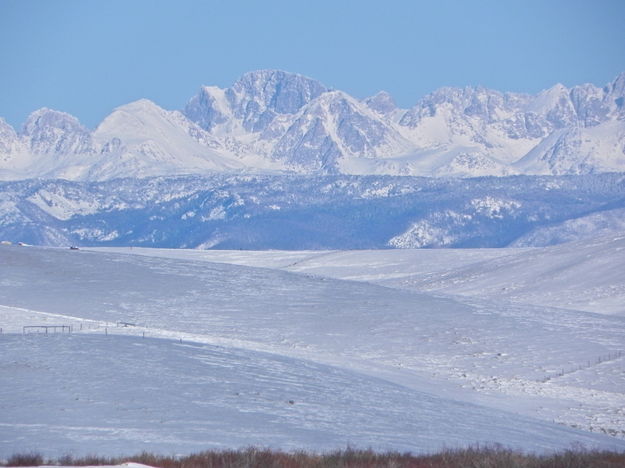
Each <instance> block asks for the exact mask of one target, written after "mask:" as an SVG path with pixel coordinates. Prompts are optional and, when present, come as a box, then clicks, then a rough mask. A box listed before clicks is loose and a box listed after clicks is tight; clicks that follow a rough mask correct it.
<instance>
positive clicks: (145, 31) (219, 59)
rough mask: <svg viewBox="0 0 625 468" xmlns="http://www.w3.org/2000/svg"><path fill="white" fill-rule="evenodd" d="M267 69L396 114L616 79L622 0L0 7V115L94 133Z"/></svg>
mask: <svg viewBox="0 0 625 468" xmlns="http://www.w3.org/2000/svg"><path fill="white" fill-rule="evenodd" d="M262 68H277V69H282V70H286V71H290V72H295V73H300V74H304V75H307V76H310V77H312V78H315V79H317V80H319V81H321V82H323V83H324V84H325V85H327V86H330V87H333V88H336V89H341V90H343V91H346V92H348V93H350V94H352V95H354V96H355V97H358V98H364V97H366V96H369V95H372V94H374V93H376V92H377V91H379V90H382V89H383V90H386V91H388V92H390V93H391V94H392V95H393V97H394V98H395V100H396V101H397V103H398V104H399V105H400V106H402V107H410V106H412V105H413V104H415V103H416V102H417V100H418V99H419V98H421V97H423V96H424V95H425V94H427V93H429V92H431V91H433V90H435V89H437V88H439V87H441V86H465V85H482V86H486V87H489V88H494V89H498V90H501V91H520V92H530V93H535V92H538V91H540V90H542V89H545V88H548V87H550V86H552V85H553V84H555V83H558V82H560V83H563V84H565V85H567V86H572V85H575V84H580V83H586V82H591V83H594V84H597V85H604V84H606V83H608V82H610V81H611V80H612V79H614V77H616V75H617V74H618V73H620V72H622V71H625V0H584V1H582V0H453V1H452V0H427V1H426V0H379V1H369V0H343V1H341V0H314V1H305V0H249V1H243V0H170V1H164V0H97V1H95V0H0V116H2V117H4V118H5V119H6V120H7V121H8V122H9V123H10V124H12V125H13V126H15V127H16V129H17V128H21V126H22V124H23V122H24V120H25V119H26V117H27V116H28V114H29V113H30V112H32V111H34V110H35V109H38V108H40V107H44V106H45V107H50V108H53V109H58V110H62V111H65V112H69V113H70V114H73V115H75V116H76V117H78V118H79V119H80V120H81V122H82V123H83V124H85V125H87V126H88V127H92V128H93V127H95V126H96V125H97V123H98V122H99V121H100V120H102V119H103V118H104V117H105V116H106V115H107V114H108V113H110V112H111V110H112V109H113V108H115V107H117V106H119V105H122V104H126V103H128V102H130V101H133V100H135V99H139V98H142V97H145V98H148V99H151V100H153V101H155V102H156V103H157V104H159V105H160V106H162V107H165V108H166V109H181V108H183V107H184V105H185V103H186V101H187V100H188V99H189V98H190V97H191V96H192V95H193V94H195V93H196V92H197V90H198V88H199V87H200V85H203V84H206V85H217V86H220V87H227V86H230V85H231V84H232V83H233V82H234V81H235V80H236V79H237V78H238V77H239V76H240V75H242V74H243V73H245V72H247V71H251V70H256V69H262Z"/></svg>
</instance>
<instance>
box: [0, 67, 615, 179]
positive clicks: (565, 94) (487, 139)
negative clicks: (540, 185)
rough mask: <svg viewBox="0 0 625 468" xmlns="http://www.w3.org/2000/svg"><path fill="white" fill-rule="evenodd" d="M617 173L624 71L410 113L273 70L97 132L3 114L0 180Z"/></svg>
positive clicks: (129, 108)
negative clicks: (596, 80) (601, 82)
mask: <svg viewBox="0 0 625 468" xmlns="http://www.w3.org/2000/svg"><path fill="white" fill-rule="evenodd" d="M611 171H618V172H622V171H625V73H622V74H620V75H619V76H618V77H616V79H615V80H614V81H613V82H611V83H609V84H608V85H606V86H604V87H603V88H599V87H596V86H594V85H592V84H585V85H580V86H575V87H573V88H570V89H569V88H566V87H564V86H563V85H560V84H558V85H555V86H553V87H552V88H550V89H547V90H545V91H543V92H541V93H539V94H537V95H526V94H518V93H503V92H499V91H494V90H489V89H485V88H480V87H477V88H473V87H466V88H441V89H439V90H437V91H435V92H433V93H432V94H430V95H428V96H426V97H424V98H423V99H421V100H420V101H419V102H418V103H417V104H416V105H415V106H414V107H412V108H410V109H400V108H398V107H397V106H396V105H395V104H394V102H393V99H392V97H391V96H390V95H389V94H388V93H385V92H381V93H378V94H377V95H375V96H372V97H370V98H367V99H363V100H358V99H356V98H354V97H352V96H350V95H348V94H347V93H345V92H342V91H338V90H332V89H329V88H327V87H326V86H324V85H323V84H321V83H319V82H318V81H315V80H313V79H310V78H307V77H304V76H301V75H297V74H292V73H287V72H284V71H276V70H261V71H255V72H250V73H247V74H245V75H244V76H243V77H241V78H240V79H239V80H238V81H237V82H236V83H235V84H234V85H233V86H232V87H230V88H227V89H221V88H218V87H214V86H203V87H202V88H201V89H200V90H199V92H198V94H197V95H195V96H194V97H192V98H191V99H190V100H189V101H188V103H187V104H186V106H185V107H184V109H182V110H180V111H169V110H165V109H162V108H161V107H159V106H158V105H157V104H155V103H153V102H151V101H148V100H145V99H143V100H139V101H136V102H133V103H130V104H127V105H124V106H121V107H119V108H117V109H115V110H114V111H113V112H112V113H111V114H110V115H109V116H107V117H106V118H105V119H104V120H103V121H102V122H101V123H100V124H99V125H98V126H97V128H96V129H95V130H93V131H92V130H90V129H87V128H85V127H84V126H83V125H81V124H80V122H79V121H78V120H77V119H76V118H75V117H73V116H71V115H69V114H66V113H63V112H58V111H55V110H51V109H46V108H44V109H39V110H37V111H35V112H33V113H32V114H31V115H30V116H29V117H28V119H27V121H26V123H25V124H24V126H23V128H22V129H21V130H19V131H16V130H15V129H14V128H12V127H11V126H10V125H9V124H8V123H6V122H5V121H4V120H2V119H0V180H19V179H27V178H33V177H41V178H64V179H70V180H108V179H112V178H116V177H120V176H124V177H148V176H161V175H181V174H208V173H215V172H231V173H274V174H275V173H285V172H286V173H299V174H353V175H365V174H378V175H381V174H385V175H419V176H435V177H436V176H460V177H473V176H484V175H493V176H504V175H514V174H532V175H561V174H586V173H596V172H611Z"/></svg>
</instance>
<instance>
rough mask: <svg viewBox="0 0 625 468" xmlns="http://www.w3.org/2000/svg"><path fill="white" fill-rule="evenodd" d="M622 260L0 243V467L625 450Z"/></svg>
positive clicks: (600, 251)
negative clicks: (204, 453)
mask: <svg viewBox="0 0 625 468" xmlns="http://www.w3.org/2000/svg"><path fill="white" fill-rule="evenodd" d="M624 247H625V237H615V236H612V237H606V238H602V239H598V240H596V241H593V242H585V243H572V244H562V245H560V246H555V247H548V248H540V249H474V250H401V251H397V250H385V251H324V252H320V251H304V252H302V251H300V252H284V251H263V252H245V251H199V250H163V249H138V248H133V249H130V248H106V249H105V248H99V249H94V250H93V251H85V250H80V251H71V250H66V249H58V248H39V247H17V246H0V327H2V334H1V335H0V348H1V349H0V367H1V369H2V372H1V373H0V407H1V408H0V414H2V417H1V418H0V458H2V457H8V456H9V455H11V454H13V453H15V452H19V451H29V450H37V451H40V452H42V453H44V454H45V455H47V456H60V455H64V454H67V453H73V454H86V453H98V454H103V455H119V454H122V453H133V452H138V451H141V450H151V451H155V452H159V453H164V454H183V453H189V452H191V451H199V450H203V449H207V448H225V447H227V448H237V447H245V446H248V445H258V446H263V447H273V448H282V449H286V450H292V449H302V448H303V449H310V450H329V449H333V448H345V447H346V446H348V445H349V446H353V447H358V448H367V447H373V448H376V449H397V450H408V451H412V452H424V451H426V452H427V451H434V450H437V449H440V448H443V447H463V446H467V445H470V444H476V443H482V444H484V443H501V444H504V445H506V446H509V447H512V448H517V449H521V450H526V451H535V452H549V451H553V450H560V449H565V448H571V447H573V446H575V445H579V444H581V445H583V446H585V447H601V448H610V449H616V450H620V451H622V450H625V409H624V408H625V354H624V352H625V305H623V304H625V301H623V298H624V297H625V248H624ZM32 325H71V326H72V327H73V333H71V334H67V333H66V334H62V333H56V334H55V333H52V330H50V332H49V333H48V334H45V333H31V331H32V330H30V329H27V331H28V333H24V329H23V327H24V326H32Z"/></svg>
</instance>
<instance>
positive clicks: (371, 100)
mask: <svg viewBox="0 0 625 468" xmlns="http://www.w3.org/2000/svg"><path fill="white" fill-rule="evenodd" d="M363 102H364V103H365V104H366V105H367V106H368V107H369V108H370V109H372V110H374V111H375V112H377V113H378V114H381V115H386V114H390V113H391V112H393V111H394V110H396V109H397V104H395V100H394V99H393V96H391V95H390V94H389V93H388V92H386V91H379V92H378V93H376V94H374V95H373V96H370V97H368V98H366V99H364V100H363Z"/></svg>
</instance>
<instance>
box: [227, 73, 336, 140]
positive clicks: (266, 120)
mask: <svg viewBox="0 0 625 468" xmlns="http://www.w3.org/2000/svg"><path fill="white" fill-rule="evenodd" d="M327 91H328V88H326V87H325V86H324V85H323V84H321V83H320V82H319V81H316V80H313V79H311V78H308V77H305V76H303V75H297V74H293V73H287V72H283V71H280V70H259V71H255V72H250V73H246V74H245V75H243V76H242V77H241V78H240V79H239V80H238V81H237V82H236V83H235V84H234V85H233V86H232V88H229V89H227V90H226V98H227V100H228V103H229V104H230V107H231V108H232V109H233V111H234V115H235V117H237V118H239V119H241V120H242V121H243V127H244V128H245V129H246V130H248V131H252V132H260V131H263V130H265V129H266V128H267V127H268V126H269V124H270V123H271V121H272V120H273V119H274V118H275V117H276V115H280V114H295V113H297V112H298V111H299V110H300V109H301V108H302V107H304V106H305V105H306V104H308V103H309V102H310V101H312V100H313V99H315V98H317V97H318V96H320V95H321V94H323V93H325V92H327Z"/></svg>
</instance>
